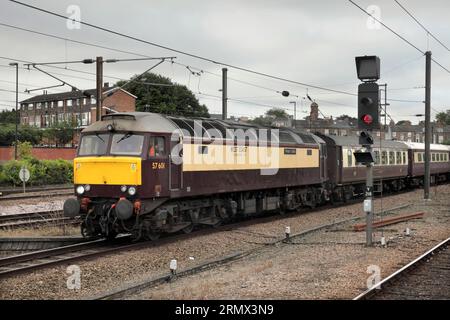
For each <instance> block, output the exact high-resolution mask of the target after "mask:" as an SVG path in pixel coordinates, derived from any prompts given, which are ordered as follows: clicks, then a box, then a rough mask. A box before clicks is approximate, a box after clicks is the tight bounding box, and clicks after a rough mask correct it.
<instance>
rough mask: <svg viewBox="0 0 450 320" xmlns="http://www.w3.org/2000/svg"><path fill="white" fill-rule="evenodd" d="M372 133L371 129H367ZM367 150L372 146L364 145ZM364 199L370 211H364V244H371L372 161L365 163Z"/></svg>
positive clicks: (369, 150)
mask: <svg viewBox="0 0 450 320" xmlns="http://www.w3.org/2000/svg"><path fill="white" fill-rule="evenodd" d="M368 133H369V135H372V132H371V131H368ZM366 148H367V151H368V152H372V146H371V145H367V146H366ZM366 200H369V201H370V211H369V212H367V213H366V245H367V246H369V247H370V246H372V243H373V239H372V232H373V231H372V230H373V229H372V222H373V163H369V164H367V176H366Z"/></svg>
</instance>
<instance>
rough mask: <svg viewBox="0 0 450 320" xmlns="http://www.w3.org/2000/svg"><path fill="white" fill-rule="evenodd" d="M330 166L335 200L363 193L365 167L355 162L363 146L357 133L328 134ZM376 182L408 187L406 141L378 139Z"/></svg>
mask: <svg viewBox="0 0 450 320" xmlns="http://www.w3.org/2000/svg"><path fill="white" fill-rule="evenodd" d="M318 135H319V136H320V137H321V138H322V139H323V140H325V141H326V143H327V150H328V157H327V159H328V160H327V163H328V165H327V168H328V178H329V182H330V187H331V188H332V194H333V199H334V200H338V201H347V200H349V199H351V198H353V197H355V196H358V195H362V194H364V192H365V187H366V167H365V166H364V165H361V164H358V163H356V159H355V156H354V153H355V152H356V151H358V150H360V149H361V145H360V144H359V138H358V137H356V136H354V137H353V136H326V135H322V134H318ZM373 155H374V160H375V163H374V169H373V175H374V182H375V186H378V190H381V189H383V190H386V191H399V190H402V189H405V188H406V187H407V186H408V168H409V163H410V162H409V158H408V146H407V145H406V144H404V143H403V142H399V141H389V140H381V141H380V140H377V141H375V142H374V145H373Z"/></svg>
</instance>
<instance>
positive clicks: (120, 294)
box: [91, 205, 409, 300]
mask: <svg viewBox="0 0 450 320" xmlns="http://www.w3.org/2000/svg"><path fill="white" fill-rule="evenodd" d="M407 206H409V205H402V206H399V207H395V208H391V209H387V210H385V211H383V213H389V212H392V211H396V210H399V209H403V208H405V207H407ZM362 218H363V217H352V218H347V219H343V220H339V221H334V222H331V223H327V224H323V225H319V226H316V227H313V228H311V229H308V230H304V231H301V232H299V233H296V234H292V235H290V238H289V239H286V238H284V237H277V238H275V239H274V240H271V241H268V242H267V243H264V244H260V245H259V246H258V247H255V248H252V249H250V250H247V251H238V252H235V253H233V254H230V255H226V256H224V257H221V258H218V259H214V260H209V261H206V262H203V263H201V264H199V265H197V266H194V267H192V268H188V269H185V270H180V271H179V272H177V273H176V276H174V275H173V274H167V275H163V276H159V277H156V278H150V279H146V280H144V281H142V282H139V283H132V284H126V285H124V286H123V287H120V288H118V289H115V290H112V291H110V292H107V293H103V294H101V295H98V296H95V297H91V299H93V300H110V299H120V298H126V297H130V295H133V294H136V293H139V292H141V291H142V290H145V289H149V288H152V287H155V286H158V285H162V284H164V283H167V282H170V281H171V280H173V279H175V278H183V277H187V276H190V275H194V274H197V273H201V272H203V271H206V270H210V269H213V268H216V267H219V266H222V265H225V264H227V263H230V262H232V261H236V260H239V259H242V258H244V257H247V256H249V255H251V254H253V253H256V252H258V251H260V250H261V249H263V248H266V247H267V246H270V245H278V244H280V243H283V242H286V243H289V242H290V240H292V239H295V238H299V237H302V236H306V235H308V234H310V233H313V232H317V231H321V230H324V229H328V228H332V227H335V226H338V225H342V224H345V223H349V222H353V221H356V220H359V219H362ZM250 221H254V219H252V220H250ZM245 222H247V221H245ZM259 222H261V221H259ZM242 226H243V225H242V223H237V224H232V225H225V226H222V227H223V229H224V230H233V229H236V228H238V227H242ZM222 227H220V228H218V229H221V228H222ZM227 227H228V228H227ZM208 230H211V229H208ZM184 236H187V235H184Z"/></svg>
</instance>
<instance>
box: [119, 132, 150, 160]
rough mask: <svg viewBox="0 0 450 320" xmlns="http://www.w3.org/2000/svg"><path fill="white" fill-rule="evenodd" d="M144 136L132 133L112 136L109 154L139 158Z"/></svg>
mask: <svg viewBox="0 0 450 320" xmlns="http://www.w3.org/2000/svg"><path fill="white" fill-rule="evenodd" d="M143 144H144V136H141V135H137V134H132V133H117V134H115V135H113V137H112V142H111V154H117V155H130V156H140V155H141V153H142V146H143Z"/></svg>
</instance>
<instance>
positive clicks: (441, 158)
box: [440, 153, 444, 161]
mask: <svg viewBox="0 0 450 320" xmlns="http://www.w3.org/2000/svg"><path fill="white" fill-rule="evenodd" d="M440 160H441V161H444V154H443V153H441V155H440Z"/></svg>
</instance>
